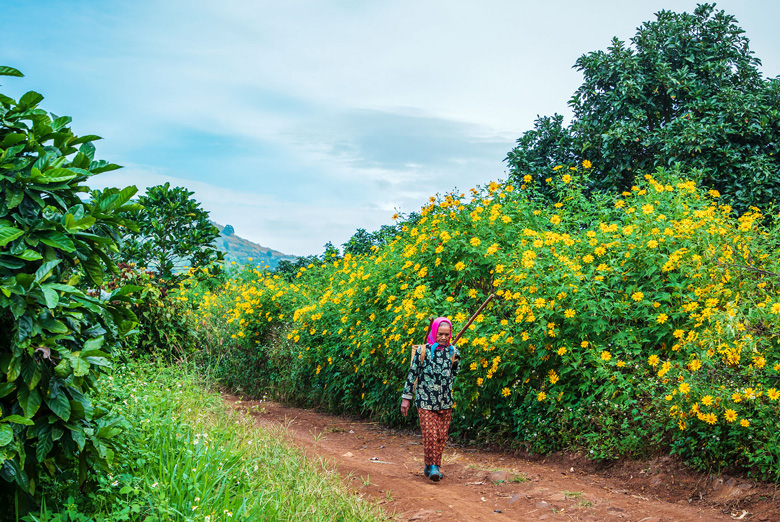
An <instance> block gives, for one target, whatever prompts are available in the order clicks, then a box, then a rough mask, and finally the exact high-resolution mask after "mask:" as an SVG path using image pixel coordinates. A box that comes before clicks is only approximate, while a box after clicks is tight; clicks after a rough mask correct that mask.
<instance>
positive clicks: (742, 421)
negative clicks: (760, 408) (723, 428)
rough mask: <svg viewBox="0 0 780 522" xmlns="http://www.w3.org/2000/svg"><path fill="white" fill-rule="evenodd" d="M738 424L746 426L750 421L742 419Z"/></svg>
mask: <svg viewBox="0 0 780 522" xmlns="http://www.w3.org/2000/svg"><path fill="white" fill-rule="evenodd" d="M739 425H740V426H742V427H743V428H747V427H748V426H750V421H749V420H747V419H742V420H741V421H739Z"/></svg>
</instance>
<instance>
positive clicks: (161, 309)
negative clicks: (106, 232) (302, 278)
mask: <svg viewBox="0 0 780 522" xmlns="http://www.w3.org/2000/svg"><path fill="white" fill-rule="evenodd" d="M118 268H119V274H116V275H114V276H113V277H111V278H110V279H109V280H107V281H106V284H105V285H104V288H105V289H106V290H108V291H110V292H113V291H115V290H116V289H117V288H122V287H128V286H130V287H134V288H135V289H136V292H135V294H134V297H135V299H134V301H133V302H132V303H127V304H126V306H127V307H128V309H129V310H131V311H132V313H133V314H134V315H135V317H136V320H137V324H136V327H135V328H134V329H133V331H131V332H129V333H128V335H127V336H126V337H125V338H124V339H123V340H122V345H123V346H124V348H125V353H126V355H127V356H128V357H130V358H133V359H137V358H140V357H144V356H151V357H153V358H155V359H163V360H166V361H169V362H172V361H178V360H182V359H186V358H187V357H188V356H189V355H190V354H191V353H193V352H194V351H195V350H196V349H197V347H198V341H199V339H198V336H197V335H196V334H197V330H196V328H195V325H194V324H193V319H192V317H191V316H190V315H188V314H187V313H186V310H187V309H188V306H187V303H186V302H184V301H183V299H182V298H181V297H179V296H176V295H174V294H173V293H172V292H171V291H170V289H169V283H167V282H165V281H163V280H162V279H160V278H159V277H157V276H156V275H155V274H154V272H150V271H148V270H143V269H139V268H137V267H134V266H131V265H127V264H124V263H119V266H118ZM206 274H207V275H208V272H206Z"/></svg>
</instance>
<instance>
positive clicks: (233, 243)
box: [212, 221, 297, 269]
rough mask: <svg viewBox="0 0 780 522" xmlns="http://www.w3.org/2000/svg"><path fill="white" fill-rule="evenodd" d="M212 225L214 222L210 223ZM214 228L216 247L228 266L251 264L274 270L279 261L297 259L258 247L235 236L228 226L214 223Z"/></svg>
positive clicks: (231, 228)
mask: <svg viewBox="0 0 780 522" xmlns="http://www.w3.org/2000/svg"><path fill="white" fill-rule="evenodd" d="M212 223H214V222H213V221H212ZM214 226H216V227H217V228H218V229H219V238H217V240H216V246H217V248H218V249H220V250H221V251H222V252H224V253H225V260H226V261H227V262H228V264H230V262H232V261H235V262H236V264H246V263H251V264H253V265H260V267H261V268H262V267H263V266H265V265H268V266H269V267H270V268H273V269H275V268H276V266H277V265H278V264H279V261H282V260H287V261H295V260H296V259H297V258H296V256H289V255H287V254H283V253H282V252H279V251H278V250H273V249H270V248H268V247H264V246H262V245H258V244H257V243H253V242H251V241H249V240H248V239H244V238H243V237H239V236H237V235H236V234H235V231H234V229H233V227H232V226H230V225H225V226H222V225H220V224H219V223H214Z"/></svg>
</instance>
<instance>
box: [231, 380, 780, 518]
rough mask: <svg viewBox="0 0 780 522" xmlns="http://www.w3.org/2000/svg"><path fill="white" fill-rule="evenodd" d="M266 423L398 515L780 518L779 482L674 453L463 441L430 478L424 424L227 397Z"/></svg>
mask: <svg viewBox="0 0 780 522" xmlns="http://www.w3.org/2000/svg"><path fill="white" fill-rule="evenodd" d="M225 400H226V401H228V402H229V403H231V404H232V405H233V407H234V408H236V409H238V410H242V411H246V412H247V413H250V414H252V415H255V416H256V417H257V421H258V422H259V423H261V424H286V425H288V430H289V433H290V434H291V436H292V438H293V440H294V442H295V444H297V445H298V446H299V447H300V448H302V449H303V450H305V452H306V453H307V454H309V455H310V454H315V455H317V456H319V457H322V458H324V459H327V460H329V461H331V462H332V463H333V464H334V465H335V466H336V467H337V469H338V471H339V473H340V474H341V476H342V477H344V480H345V481H346V482H347V483H348V484H349V485H350V486H351V487H352V488H353V489H354V490H356V491H357V492H359V493H362V494H364V495H366V496H368V497H370V498H371V499H373V500H374V501H375V502H377V503H379V504H380V505H381V506H382V507H383V508H384V509H385V511H386V512H387V513H388V518H391V519H395V520H417V521H428V520H431V521H432V520H441V521H467V520H468V521H471V520H489V521H495V522H501V521H510V520H511V521H536V520H550V521H558V520H560V521H564V520H565V521H569V520H577V521H594V522H595V521H599V522H600V521H610V520H615V521H619V520H625V521H633V522H672V521H677V522H688V521H694V520H695V521H724V520H746V521H747V520H749V521H762V522H763V521H780V495H777V501H775V494H776V491H775V487H774V486H772V485H767V484H760V483H755V482H753V481H750V480H747V479H745V478H739V477H728V476H713V475H702V474H697V473H694V472H692V471H690V470H688V469H686V468H685V467H684V466H682V465H680V464H679V463H677V462H676V461H674V460H673V459H670V458H661V459H655V460H652V461H647V462H631V461H621V462H619V463H617V464H612V465H610V466H604V465H601V466H599V465H597V464H594V463H592V462H590V461H587V460H585V459H583V458H581V457H577V456H571V455H558V456H552V457H547V458H536V459H529V458H528V457H527V456H517V455H514V454H509V453H500V452H495V451H485V450H480V449H475V448H471V447H466V446H460V445H448V447H447V448H445V452H444V460H443V462H442V471H443V472H444V478H443V479H442V480H441V481H440V482H438V483H434V482H431V481H430V480H428V479H426V478H425V477H424V476H423V474H422V471H423V462H422V444H421V438H420V434H419V429H418V430H416V432H403V431H396V430H391V429H387V428H384V427H382V426H380V425H378V424H376V423H372V422H369V421H365V420H356V419H352V418H347V417H337V416H333V415H327V414H323V413H318V412H316V411H313V410H304V409H298V408H291V407H288V406H283V405H281V404H277V403H274V402H269V401H251V400H242V399H240V398H238V397H235V396H232V395H225Z"/></svg>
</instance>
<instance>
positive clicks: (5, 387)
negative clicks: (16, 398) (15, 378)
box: [0, 382, 16, 399]
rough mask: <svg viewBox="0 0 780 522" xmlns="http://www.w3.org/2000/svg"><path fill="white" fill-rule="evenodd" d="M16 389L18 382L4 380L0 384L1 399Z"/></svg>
mask: <svg viewBox="0 0 780 522" xmlns="http://www.w3.org/2000/svg"><path fill="white" fill-rule="evenodd" d="M15 389H16V384H15V383H13V382H4V383H2V384H0V399H2V398H3V397H5V396H6V395H8V394H9V393H11V392H12V391H14V390H15Z"/></svg>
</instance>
